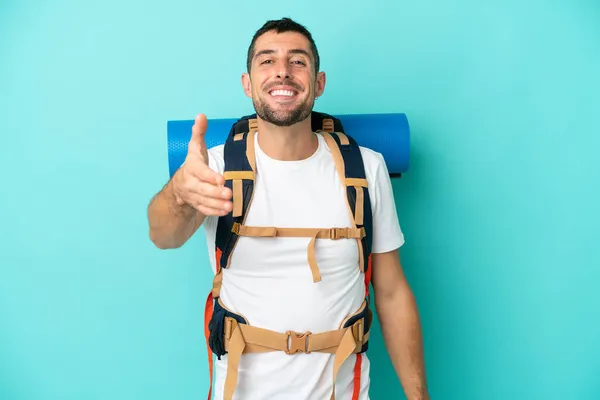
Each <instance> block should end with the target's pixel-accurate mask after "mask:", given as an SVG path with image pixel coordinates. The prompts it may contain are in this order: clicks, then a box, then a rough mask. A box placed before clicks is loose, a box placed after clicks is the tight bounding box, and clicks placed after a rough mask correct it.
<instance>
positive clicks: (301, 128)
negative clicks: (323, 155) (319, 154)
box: [258, 116, 318, 161]
mask: <svg viewBox="0 0 600 400" xmlns="http://www.w3.org/2000/svg"><path fill="white" fill-rule="evenodd" d="M258 144H259V146H260V148H261V150H262V151H263V152H264V153H265V154H266V155H268V156H269V157H271V158H273V159H275V160H280V161H299V160H304V159H306V158H308V157H310V156H311V155H313V153H314V152H315V151H316V150H317V147H318V139H317V137H316V136H315V135H314V134H313V132H312V127H311V117H310V116H309V117H308V118H306V119H305V120H304V121H301V122H298V123H296V124H294V125H292V126H276V125H273V124H271V123H270V122H267V121H264V120H262V119H261V118H258Z"/></svg>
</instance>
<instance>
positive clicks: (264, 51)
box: [254, 49, 310, 58]
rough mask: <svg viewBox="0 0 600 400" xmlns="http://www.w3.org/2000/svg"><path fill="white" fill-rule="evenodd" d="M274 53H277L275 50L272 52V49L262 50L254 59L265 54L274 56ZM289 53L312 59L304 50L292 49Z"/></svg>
mask: <svg viewBox="0 0 600 400" xmlns="http://www.w3.org/2000/svg"><path fill="white" fill-rule="evenodd" d="M273 53H275V50H272V49H265V50H261V51H259V52H257V53H256V54H255V55H254V58H257V57H260V56H262V55H265V54H273ZM288 53H289V54H304V55H305V56H307V57H309V58H310V54H309V53H308V51H306V50H304V49H291V50H289V51H288Z"/></svg>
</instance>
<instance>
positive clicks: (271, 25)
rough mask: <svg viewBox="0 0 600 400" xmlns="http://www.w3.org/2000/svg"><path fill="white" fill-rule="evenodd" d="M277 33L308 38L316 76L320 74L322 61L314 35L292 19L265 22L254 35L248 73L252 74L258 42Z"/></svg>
mask: <svg viewBox="0 0 600 400" xmlns="http://www.w3.org/2000/svg"><path fill="white" fill-rule="evenodd" d="M273 30H274V31H275V32H277V33H284V32H298V33H300V34H302V35H304V36H305V37H306V39H308V41H309V42H310V48H311V51H312V54H313V58H314V59H315V74H316V73H317V72H319V68H320V63H321V60H320V59H319V52H318V50H317V45H316V44H315V41H314V40H313V37H312V35H311V34H310V32H309V31H308V29H306V28H305V27H304V26H303V25H301V24H299V23H297V22H295V21H293V20H292V19H291V18H282V19H279V20H270V21H267V22H265V24H264V25H263V26H262V27H261V28H260V29H259V30H258V31H256V33H255V34H254V37H253V38H252V42H250V47H249V48H248V58H247V60H246V68H247V69H248V72H250V67H251V65H252V58H253V57H254V50H255V44H256V40H257V39H258V38H259V37H260V36H261V35H263V34H264V33H267V32H269V31H273Z"/></svg>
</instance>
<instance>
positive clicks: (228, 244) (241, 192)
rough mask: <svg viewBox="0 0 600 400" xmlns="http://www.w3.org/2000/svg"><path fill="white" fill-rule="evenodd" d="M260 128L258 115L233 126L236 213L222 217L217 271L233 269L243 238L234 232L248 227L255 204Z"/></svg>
mask: <svg viewBox="0 0 600 400" xmlns="http://www.w3.org/2000/svg"><path fill="white" fill-rule="evenodd" d="M257 128H258V125H257V122H256V115H255V114H253V115H250V116H246V117H243V118H241V119H239V120H238V121H237V122H236V123H235V124H233V126H232V127H231V130H230V132H229V135H228V137H227V140H226V141H225V146H224V159H225V168H224V177H225V186H226V187H228V188H229V189H231V191H232V192H233V211H232V212H230V213H229V214H227V215H225V216H222V217H219V222H218V225H217V234H216V240H215V245H216V252H217V255H218V256H217V269H219V268H227V267H228V266H229V262H230V258H231V253H232V252H233V249H234V248H235V245H236V243H237V240H238V237H239V236H238V235H237V234H236V233H235V232H233V227H234V225H243V224H244V221H245V220H246V215H247V212H248V208H249V207H250V203H251V202H252V195H253V193H254V177H255V173H256V161H255V156H254V136H255V134H256V130H257ZM236 223H237V224H236Z"/></svg>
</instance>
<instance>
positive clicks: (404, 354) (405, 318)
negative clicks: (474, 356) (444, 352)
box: [375, 287, 429, 400]
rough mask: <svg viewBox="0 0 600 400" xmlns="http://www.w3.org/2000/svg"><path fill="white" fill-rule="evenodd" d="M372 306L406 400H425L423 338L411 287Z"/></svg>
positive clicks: (426, 397)
mask: <svg viewBox="0 0 600 400" xmlns="http://www.w3.org/2000/svg"><path fill="white" fill-rule="evenodd" d="M375 306H376V309H377V315H378V317H379V321H380V326H381V332H382V335H383V339H384V341H385V346H386V349H387V351H388V354H389V356H390V359H391V361H392V364H393V366H394V369H395V370H396V373H397V375H398V377H399V379H400V381H401V383H402V386H403V388H404V391H405V393H406V397H407V399H408V400H427V399H429V394H428V392H427V382H426V377H425V362H424V356H423V339H422V333H421V323H420V319H419V314H418V311H417V305H416V301H415V298H414V296H413V293H412V291H411V290H410V288H408V287H406V288H403V289H401V290H397V291H395V292H394V293H392V294H389V295H387V296H386V297H385V298H383V297H381V296H380V297H379V298H378V297H377V293H376V292H375Z"/></svg>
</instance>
